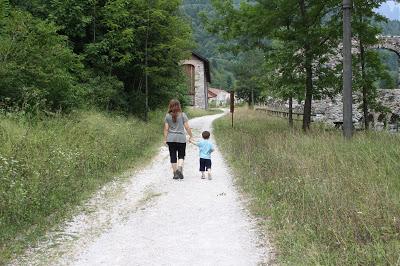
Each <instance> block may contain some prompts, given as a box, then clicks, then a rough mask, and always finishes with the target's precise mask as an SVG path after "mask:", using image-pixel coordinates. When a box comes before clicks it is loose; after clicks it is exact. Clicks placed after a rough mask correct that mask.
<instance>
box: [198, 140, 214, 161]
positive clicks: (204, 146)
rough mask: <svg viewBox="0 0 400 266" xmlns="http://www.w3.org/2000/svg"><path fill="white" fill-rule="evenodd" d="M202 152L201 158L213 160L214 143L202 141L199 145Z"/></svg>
mask: <svg viewBox="0 0 400 266" xmlns="http://www.w3.org/2000/svg"><path fill="white" fill-rule="evenodd" d="M197 146H198V147H199V151H200V158H202V159H211V153H212V152H213V150H214V147H213V145H212V143H211V142H210V141H208V140H201V141H199V142H198V143H197Z"/></svg>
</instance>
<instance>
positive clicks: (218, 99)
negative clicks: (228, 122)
mask: <svg viewBox="0 0 400 266" xmlns="http://www.w3.org/2000/svg"><path fill="white" fill-rule="evenodd" d="M230 99H231V95H230V93H229V92H227V91H224V90H221V89H216V88H209V89H208V102H209V103H212V104H215V105H216V106H223V105H226V104H229V103H230Z"/></svg>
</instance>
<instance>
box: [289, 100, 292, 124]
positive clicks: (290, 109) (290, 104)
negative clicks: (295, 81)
mask: <svg viewBox="0 0 400 266" xmlns="http://www.w3.org/2000/svg"><path fill="white" fill-rule="evenodd" d="M289 127H291V128H293V97H292V96H290V97H289Z"/></svg>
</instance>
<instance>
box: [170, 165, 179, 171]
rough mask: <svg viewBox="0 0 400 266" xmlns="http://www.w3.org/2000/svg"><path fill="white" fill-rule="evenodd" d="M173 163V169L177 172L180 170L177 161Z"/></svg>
mask: <svg viewBox="0 0 400 266" xmlns="http://www.w3.org/2000/svg"><path fill="white" fill-rule="evenodd" d="M171 165H172V171H173V172H174V173H175V172H176V170H178V164H177V163H173V164H171Z"/></svg>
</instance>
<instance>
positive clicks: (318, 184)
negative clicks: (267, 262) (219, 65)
mask: <svg viewBox="0 0 400 266" xmlns="http://www.w3.org/2000/svg"><path fill="white" fill-rule="evenodd" d="M214 133H215V136H216V138H217V141H218V143H219V145H220V146H221V147H220V148H221V150H222V152H223V154H224V156H225V157H226V158H227V160H228V161H229V162H230V163H231V165H232V166H233V168H234V170H235V176H236V178H237V182H238V184H239V185H240V186H241V187H242V188H243V190H244V191H245V193H246V194H248V195H249V197H250V199H251V204H250V206H251V207H252V210H253V213H254V214H256V215H257V216H259V217H260V220H262V221H264V222H265V227H266V228H268V229H267V230H268V231H269V233H268V235H269V236H273V239H272V240H273V242H274V246H275V247H276V249H277V251H276V254H277V263H278V264H282V265H396V264H398V262H399V259H400V257H399V250H400V226H399V219H400V198H399V193H398V191H399V189H400V182H399V178H398V172H399V171H400V168H399V164H398V163H397V162H398V160H399V158H400V137H399V136H398V135H393V134H387V133H370V134H364V133H360V134H358V135H356V136H355V138H354V139H353V141H352V142H348V141H344V140H343V138H342V136H341V134H340V132H339V131H324V130H323V129H319V130H314V131H313V132H312V133H310V134H308V135H304V134H302V133H301V129H300V125H298V124H297V125H296V127H295V129H294V130H289V129H288V127H287V124H286V123H285V122H284V120H281V119H279V118H271V117H267V116H265V114H263V113H257V112H250V111H247V112H243V111H239V112H237V113H236V121H235V130H232V129H231V126H230V120H229V118H228V117H226V118H223V119H221V120H218V121H216V122H215V124H214ZM228 136H229V137H228Z"/></svg>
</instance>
